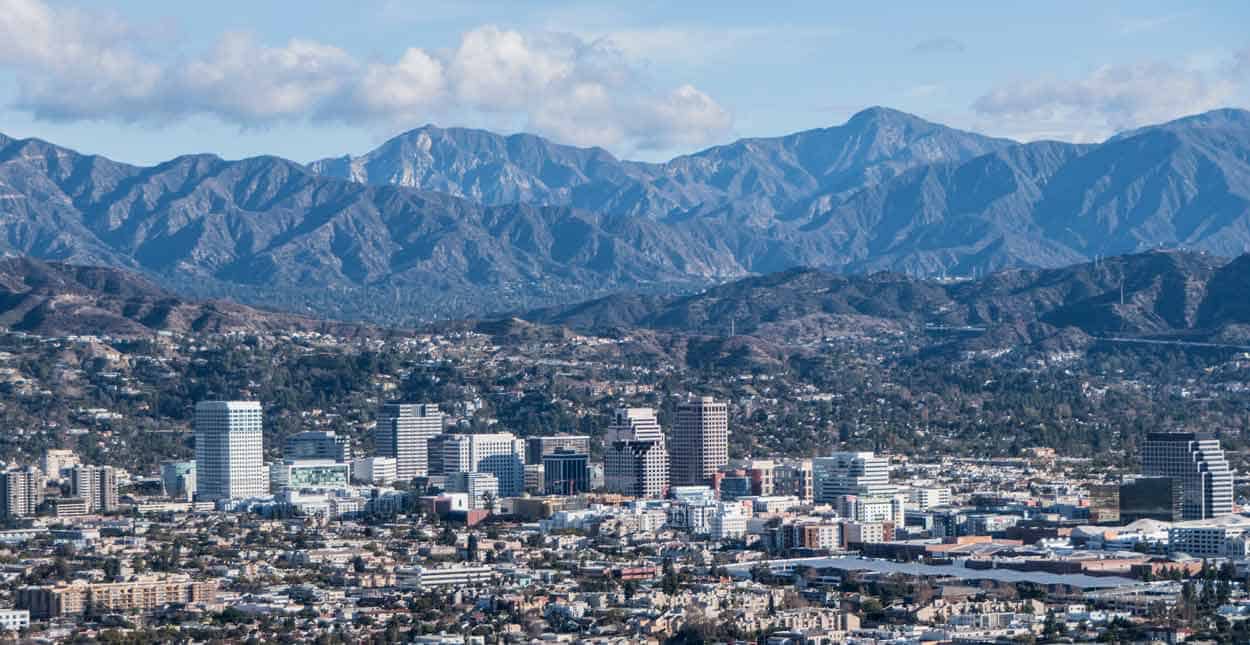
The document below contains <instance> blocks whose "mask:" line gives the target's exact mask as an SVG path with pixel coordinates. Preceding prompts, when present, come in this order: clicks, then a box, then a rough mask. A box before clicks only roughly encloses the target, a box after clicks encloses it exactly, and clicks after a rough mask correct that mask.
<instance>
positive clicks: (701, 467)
mask: <svg viewBox="0 0 1250 645" xmlns="http://www.w3.org/2000/svg"><path fill="white" fill-rule="evenodd" d="M669 457H670V459H671V460H672V468H671V469H670V470H671V475H672V477H671V479H672V484H673V485H674V486H699V485H707V484H711V483H712V479H713V477H714V476H715V475H716V471H718V470H720V468H721V467H722V466H724V465H725V464H727V463H729V406H727V405H726V404H725V403H724V402H720V401H717V400H715V399H713V398H712V397H710V396H705V397H702V398H699V399H696V400H694V401H690V402H687V403H683V404H681V405H679V406H678V407H677V419H676V421H675V423H674V424H673V434H672V441H670V442H669Z"/></svg>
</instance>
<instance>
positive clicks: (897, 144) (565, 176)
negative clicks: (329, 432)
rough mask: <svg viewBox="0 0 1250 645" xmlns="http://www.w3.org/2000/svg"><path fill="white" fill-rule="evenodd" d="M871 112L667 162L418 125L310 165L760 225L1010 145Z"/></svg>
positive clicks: (466, 189) (478, 191)
mask: <svg viewBox="0 0 1250 645" xmlns="http://www.w3.org/2000/svg"><path fill="white" fill-rule="evenodd" d="M1012 143H1013V142H1011V141H1008V140H1005V139H993V138H990V137H985V136H982V135H979V134H975V133H971V132H964V131H960V130H955V129H953V128H947V127H944V126H941V125H938V124H935V123H930V122H928V121H925V120H924V119H921V118H918V117H915V116H912V115H910V114H905V113H902V112H898V111H897V110H890V109H887V108H880V107H877V108H869V109H867V110H864V111H862V112H860V113H858V114H856V115H855V116H853V117H852V118H851V119H850V120H849V121H847V122H846V123H845V124H844V125H840V126H834V127H830V128H823V129H817V130H807V131H804V132H798V133H795V134H790V135H787V136H783V137H772V138H756V139H743V140H740V141H736V142H734V143H731V144H728V145H723V146H716V147H714V148H709V149H707V150H704V151H702V152H698V153H695V154H692V155H686V156H682V157H678V158H676V159H673V160H672V161H669V162H667V163H663V164H647V163H638V162H632V161H621V160H618V159H616V158H615V157H613V156H612V155H611V154H609V153H608V152H607V151H605V150H602V149H598V148H574V147H570V146H562V145H558V144H554V143H552V142H550V141H547V140H545V139H543V138H541V137H536V136H534V135H529V134H517V135H512V136H507V137H505V136H501V135H497V134H494V133H491V132H486V131H482V130H470V129H463V128H450V129H446V130H444V129H440V128H437V127H434V126H428V125H427V126H424V127H421V128H418V129H416V130H412V131H410V132H406V133H404V134H401V135H399V136H397V137H395V138H393V139H391V140H389V141H387V142H386V143H384V144H382V145H381V146H379V147H378V148H377V149H375V150H373V151H371V152H369V153H366V154H364V155H362V156H360V157H339V158H334V159H325V160H321V161H317V162H314V163H312V164H310V168H312V169H313V170H314V171H315V172H318V173H319V174H323V175H326V176H330V177H338V178H342V179H350V180H352V181H357V182H362V183H368V184H375V185H390V184H393V185H399V186H408V187H412V188H420V189H423V190H433V191H437V192H442V193H448V194H452V195H456V196H460V197H465V198H468V199H471V200H473V201H476V202H479V203H482V204H487V205H498V204H508V203H532V204H545V205H562V206H574V207H576V208H582V209H586V210H592V211H596V212H602V213H605V214H608V215H612V216H646V217H650V218H653V219H684V218H688V217H692V216H696V215H700V216H709V215H712V216H718V217H722V218H725V219H727V220H728V221H733V222H736V223H739V224H746V225H752V226H768V225H769V224H770V223H772V221H773V220H774V219H791V218H792V217H793V216H795V213H794V212H793V211H796V210H799V211H801V210H802V208H804V207H806V206H807V204H808V202H809V201H811V200H814V199H826V200H827V199H831V198H832V196H836V195H838V194H840V193H843V192H845V191H848V190H855V189H859V188H862V187H864V186H867V185H874V184H877V183H880V182H882V181H884V180H886V179H889V178H891V177H893V176H895V175H898V174H899V173H900V172H902V171H903V170H906V169H908V168H912V167H915V166H919V165H924V164H930V163H936V162H943V161H960V160H966V159H970V158H973V157H976V156H979V155H982V154H985V153H987V152H990V151H993V150H997V149H1001V148H1004V147H1007V146H1010V145H1012Z"/></svg>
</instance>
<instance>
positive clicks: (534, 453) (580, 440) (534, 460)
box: [525, 434, 590, 464]
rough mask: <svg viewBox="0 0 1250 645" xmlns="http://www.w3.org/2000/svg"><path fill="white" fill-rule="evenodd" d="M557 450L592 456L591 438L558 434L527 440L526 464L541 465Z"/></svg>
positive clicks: (580, 435) (528, 438)
mask: <svg viewBox="0 0 1250 645" xmlns="http://www.w3.org/2000/svg"><path fill="white" fill-rule="evenodd" d="M557 450H567V451H569V452H577V453H581V454H583V455H589V454H590V437H588V436H586V435H584V434H556V435H548V436H546V437H527V438H526V439H525V463H527V464H541V463H543V457H546V456H547V455H550V454H551V453H553V452H555V451H557Z"/></svg>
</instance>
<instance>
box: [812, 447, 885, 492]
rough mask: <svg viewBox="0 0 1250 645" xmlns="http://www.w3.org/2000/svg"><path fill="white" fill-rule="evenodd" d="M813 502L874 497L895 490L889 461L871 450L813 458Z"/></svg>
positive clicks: (836, 453)
mask: <svg viewBox="0 0 1250 645" xmlns="http://www.w3.org/2000/svg"><path fill="white" fill-rule="evenodd" d="M812 477H813V479H814V484H813V488H814V489H815V491H814V492H815V494H816V501H818V502H833V501H835V500H836V499H837V498H838V497H840V496H842V495H858V496H864V497H875V496H880V495H889V494H891V493H893V492H894V488H893V487H892V486H890V460H889V459H887V458H886V457H879V456H877V455H875V454H873V453H871V452H835V453H833V454H831V455H829V456H828V457H818V458H816V459H813V460H812Z"/></svg>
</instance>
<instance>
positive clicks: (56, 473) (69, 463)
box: [40, 448, 79, 481]
mask: <svg viewBox="0 0 1250 645" xmlns="http://www.w3.org/2000/svg"><path fill="white" fill-rule="evenodd" d="M78 463H79V462H78V455H76V454H74V451H73V450H69V449H66V448H49V449H47V450H46V451H45V452H44V453H43V463H42V464H40V468H41V470H43V476H44V477H46V478H48V479H49V480H52V481H59V480H60V479H61V471H62V470H68V469H70V468H73V467H74V466H77V465H78Z"/></svg>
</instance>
